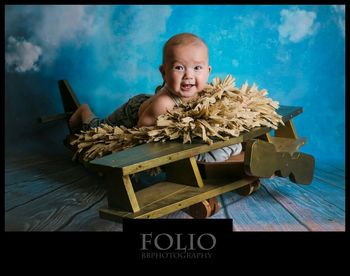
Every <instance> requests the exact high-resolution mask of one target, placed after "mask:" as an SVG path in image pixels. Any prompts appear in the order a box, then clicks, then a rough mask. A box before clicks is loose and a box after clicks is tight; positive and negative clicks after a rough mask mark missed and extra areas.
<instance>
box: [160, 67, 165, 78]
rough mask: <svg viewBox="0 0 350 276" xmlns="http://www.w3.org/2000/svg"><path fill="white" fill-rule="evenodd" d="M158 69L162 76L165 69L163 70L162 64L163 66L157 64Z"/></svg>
mask: <svg viewBox="0 0 350 276" xmlns="http://www.w3.org/2000/svg"><path fill="white" fill-rule="evenodd" d="M159 71H160V73H161V74H162V77H163V78H164V76H165V70H164V66H163V65H160V66H159Z"/></svg>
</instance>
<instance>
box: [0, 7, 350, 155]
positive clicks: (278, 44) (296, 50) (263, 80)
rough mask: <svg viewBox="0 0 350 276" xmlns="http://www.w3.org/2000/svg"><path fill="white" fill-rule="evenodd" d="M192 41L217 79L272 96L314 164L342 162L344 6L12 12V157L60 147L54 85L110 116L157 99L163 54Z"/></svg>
mask: <svg viewBox="0 0 350 276" xmlns="http://www.w3.org/2000/svg"><path fill="white" fill-rule="evenodd" d="M181 32H192V33H195V34H197V35H198V36H200V37H202V38H203V39H204V40H205V41H206V42H207V44H208V46H209V51H210V53H209V56H210V64H211V65H212V67H213V70H212V73H211V76H210V81H211V80H212V78H213V77H216V76H220V77H225V76H226V75H227V74H232V75H233V76H234V77H235V78H236V84H237V86H240V85H242V84H243V83H244V82H245V81H248V83H249V84H253V82H255V83H256V84H257V85H258V87H259V88H260V89H262V88H265V89H267V90H268V92H269V96H270V97H271V98H273V99H274V100H278V101H279V102H280V104H283V105H296V106H302V107H303V108H304V112H303V114H301V115H300V116H298V117H296V118H295V120H294V123H295V126H296V130H297V132H298V134H299V136H301V137H307V139H308V144H307V145H306V146H304V147H303V148H302V151H304V152H307V153H311V154H313V155H314V156H315V157H316V158H321V159H324V158H327V159H342V160H344V159H345V6H342V5H193V6H191V5H189V6H187V5H186V6H185V5H169V6H168V5H159V6H153V5H145V6H143V5H131V6H130V5H116V6H108V5H101V6H99V5H92V6H88V5H83V6H74V5H71V6H65V5H60V6H54V5H45V6H38V5H30V6H26V5H20V6H16V5H7V6H6V7H5V123H6V132H5V138H6V139H5V143H6V144H5V145H6V152H12V151H13V152H14V151H18V150H40V149H43V150H53V149H54V148H56V149H57V148H61V147H62V143H61V141H62V139H63V138H64V136H65V135H66V134H67V127H66V125H65V123H64V122H58V123H57V122H56V123H48V124H46V125H40V124H38V123H37V121H36V118H37V117H39V116H42V115H49V114H55V113H60V112H63V108H62V104H61V100H60V96H59V91H58V87H57V81H58V80H60V79H67V80H68V81H69V83H70V84H71V86H72V88H73V90H74V91H75V92H76V94H77V95H78V98H79V100H80V102H81V103H84V102H86V103H89V104H90V105H91V107H92V109H93V110H94V111H95V113H96V114H97V115H99V116H101V117H104V116H107V115H108V114H109V113H111V112H112V111H113V110H114V109H115V108H116V107H118V106H119V105H121V104H122V103H124V102H125V101H126V100H127V99H128V98H130V97H131V96H133V95H136V94H138V93H141V92H149V93H153V91H154V89H155V87H156V86H157V85H159V84H161V82H162V79H161V75H160V73H159V71H158V67H159V65H160V63H161V58H162V57H161V53H162V46H163V44H164V43H165V41H166V40H167V39H169V38H170V37H171V36H172V35H174V34H177V33H181Z"/></svg>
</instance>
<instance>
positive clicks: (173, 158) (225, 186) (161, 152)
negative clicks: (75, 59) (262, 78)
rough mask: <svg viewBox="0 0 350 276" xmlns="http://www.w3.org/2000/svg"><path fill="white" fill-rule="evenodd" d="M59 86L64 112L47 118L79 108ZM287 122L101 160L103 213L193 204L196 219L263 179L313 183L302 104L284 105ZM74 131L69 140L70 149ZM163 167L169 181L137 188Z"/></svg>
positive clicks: (139, 213)
mask: <svg viewBox="0 0 350 276" xmlns="http://www.w3.org/2000/svg"><path fill="white" fill-rule="evenodd" d="M58 83H59V89H60V93H61V98H62V102H63V107H64V111H65V113H64V114H59V115H55V116H46V117H42V118H41V121H42V122H47V121H53V120H59V119H67V121H68V119H69V117H70V115H71V114H72V113H73V112H74V111H75V110H76V109H77V108H78V107H79V106H80V104H79V101H78V99H77V97H76V95H75V93H74V92H73V90H72V89H71V87H70V85H69V84H68V82H67V81H66V80H60V81H59V82H58ZM277 112H278V113H279V114H280V115H282V117H283V118H282V119H283V122H284V123H285V125H284V126H282V125H281V126H279V127H278V129H277V130H275V135H274V136H272V135H270V132H271V130H272V129H271V128H268V127H257V128H254V129H252V130H251V131H249V132H246V133H242V134H241V135H240V136H238V137H234V138H230V139H228V140H226V141H216V142H214V143H213V144H212V145H208V144H206V143H204V142H203V141H194V142H193V143H191V144H183V143H182V142H177V141H171V142H166V143H149V144H142V145H139V146H136V147H133V148H129V149H125V150H123V151H120V152H116V153H112V154H109V155H106V156H103V157H101V158H96V159H94V160H92V161H90V162H85V163H84V165H85V166H86V167H88V168H90V169H92V170H94V171H96V172H100V173H102V174H103V175H104V177H105V181H106V183H107V198H108V206H106V207H105V208H102V209H100V217H102V218H105V219H109V220H115V221H119V220H121V219H122V218H133V219H136V218H158V217H161V216H164V215H166V214H169V213H172V212H175V211H177V210H180V209H184V208H186V207H189V209H188V210H189V213H190V214H191V215H192V216H193V217H195V218H205V217H209V216H211V215H213V214H214V213H215V212H217V211H218V208H219V206H218V203H217V200H216V197H217V196H218V195H221V194H223V193H226V192H229V191H233V190H235V191H236V192H238V193H239V194H241V195H250V194H251V193H252V192H254V191H256V190H257V189H258V188H259V187H260V182H259V178H265V177H266V178H267V177H272V176H275V175H276V176H280V177H289V178H290V180H291V181H292V182H295V183H298V184H310V183H311V182H312V178H313V173H314V166H315V160H314V158H313V157H312V156H311V155H308V154H305V153H301V152H299V148H300V147H301V146H302V145H304V144H305V142H306V139H305V138H301V139H300V138H298V136H297V134H296V131H295V128H294V126H293V122H292V119H293V118H294V117H295V116H297V115H299V114H300V113H301V112H302V108H301V107H293V106H280V108H279V109H278V110H277ZM73 137H74V136H73V135H72V133H71V134H70V135H68V136H67V138H66V140H65V144H66V146H68V147H70V144H69V142H70V139H71V138H73ZM236 143H242V145H243V151H242V153H241V154H240V155H238V156H233V157H231V158H230V159H229V160H227V161H225V162H218V163H204V162H197V161H196V159H195V156H196V155H198V154H200V153H204V152H209V151H212V150H215V149H218V148H221V147H224V146H228V145H232V144H236ZM157 167H161V169H162V170H163V171H164V172H165V173H166V181H162V182H159V183H156V184H154V185H152V186H150V187H147V188H144V189H142V190H139V191H137V192H135V190H134V187H133V184H132V182H131V179H130V177H131V175H132V174H135V173H138V172H141V171H145V170H148V169H152V168H157Z"/></svg>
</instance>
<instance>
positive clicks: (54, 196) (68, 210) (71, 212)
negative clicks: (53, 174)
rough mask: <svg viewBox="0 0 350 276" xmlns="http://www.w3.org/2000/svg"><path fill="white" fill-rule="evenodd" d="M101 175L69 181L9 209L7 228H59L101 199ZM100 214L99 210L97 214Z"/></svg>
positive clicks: (36, 229)
mask: <svg viewBox="0 0 350 276" xmlns="http://www.w3.org/2000/svg"><path fill="white" fill-rule="evenodd" d="M104 193H105V189H104V188H103V186H102V183H101V179H100V178H97V177H92V176H91V177H89V178H84V179H80V180H78V181H76V182H74V183H71V184H70V185H65V186H62V187H60V188H59V189H57V190H55V191H54V192H50V193H48V194H46V195H44V196H42V197H40V198H36V199H34V200H32V201H30V202H28V203H26V204H24V205H21V206H18V207H17V208H15V209H12V210H11V211H9V212H6V213H5V230H6V231H57V230H59V229H61V228H62V229H63V228H64V227H65V226H66V225H68V224H69V222H70V221H72V219H73V218H74V217H75V216H77V215H78V214H80V213H82V212H84V211H86V210H88V209H90V208H91V206H93V205H94V204H96V202H98V201H100V200H101V198H102V197H103V196H104ZM96 215H97V214H96Z"/></svg>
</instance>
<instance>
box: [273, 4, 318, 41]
mask: <svg viewBox="0 0 350 276" xmlns="http://www.w3.org/2000/svg"><path fill="white" fill-rule="evenodd" d="M280 15H281V24H280V25H279V26H278V32H279V38H280V41H281V42H282V43H285V42H289V41H290V42H294V43H297V42H299V41H301V40H302V39H303V38H305V37H307V36H311V35H313V34H315V32H316V30H317V28H318V24H316V23H315V19H316V13H315V12H308V11H305V10H300V9H298V8H293V9H290V10H286V9H283V10H282V11H281V13H280Z"/></svg>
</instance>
